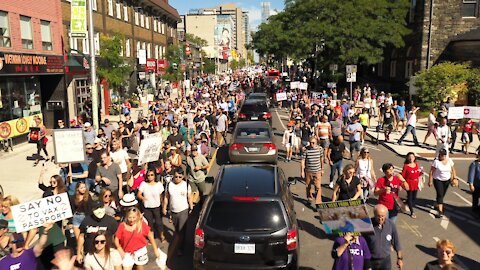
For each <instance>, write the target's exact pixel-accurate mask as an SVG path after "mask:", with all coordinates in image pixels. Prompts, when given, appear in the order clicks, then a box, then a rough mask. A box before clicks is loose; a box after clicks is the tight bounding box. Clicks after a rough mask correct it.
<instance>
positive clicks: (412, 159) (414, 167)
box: [402, 152, 423, 219]
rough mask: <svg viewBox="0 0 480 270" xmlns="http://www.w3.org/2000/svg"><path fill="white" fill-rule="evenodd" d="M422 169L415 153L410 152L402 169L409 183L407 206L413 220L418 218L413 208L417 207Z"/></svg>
mask: <svg viewBox="0 0 480 270" xmlns="http://www.w3.org/2000/svg"><path fill="white" fill-rule="evenodd" d="M422 173H423V172H422V169H421V168H420V165H418V162H417V157H416V156H415V154H414V153H413V152H409V153H408V154H407V157H406V158H405V162H404V165H403V169H402V176H403V178H404V179H405V181H407V184H408V190H407V204H408V207H409V208H410V217H412V218H413V219H415V218H417V215H415V213H414V210H413V208H414V207H415V206H416V203H415V201H416V200H417V192H418V186H419V182H420V181H421V180H420V177H421V176H422Z"/></svg>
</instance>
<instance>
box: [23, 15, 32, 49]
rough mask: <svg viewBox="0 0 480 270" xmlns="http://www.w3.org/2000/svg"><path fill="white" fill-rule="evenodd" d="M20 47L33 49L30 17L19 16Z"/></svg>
mask: <svg viewBox="0 0 480 270" xmlns="http://www.w3.org/2000/svg"><path fill="white" fill-rule="evenodd" d="M20 32H21V37H22V48H24V49H33V35H32V18H30V17H25V16H20Z"/></svg>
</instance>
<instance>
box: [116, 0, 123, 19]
mask: <svg viewBox="0 0 480 270" xmlns="http://www.w3.org/2000/svg"><path fill="white" fill-rule="evenodd" d="M115 9H116V10H115V12H116V13H117V14H115V15H117V19H120V20H121V19H122V5H121V4H120V2H118V1H117V2H116V3H115Z"/></svg>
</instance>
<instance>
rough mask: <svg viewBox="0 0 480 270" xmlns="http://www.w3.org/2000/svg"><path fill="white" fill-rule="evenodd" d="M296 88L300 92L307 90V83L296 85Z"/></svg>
mask: <svg viewBox="0 0 480 270" xmlns="http://www.w3.org/2000/svg"><path fill="white" fill-rule="evenodd" d="M298 88H299V89H300V90H307V89H308V83H306V82H301V83H300V84H299V85H298Z"/></svg>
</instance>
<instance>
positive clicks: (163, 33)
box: [162, 22, 165, 35]
mask: <svg viewBox="0 0 480 270" xmlns="http://www.w3.org/2000/svg"><path fill="white" fill-rule="evenodd" d="M162 35H165V24H164V23H163V22H162Z"/></svg>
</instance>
